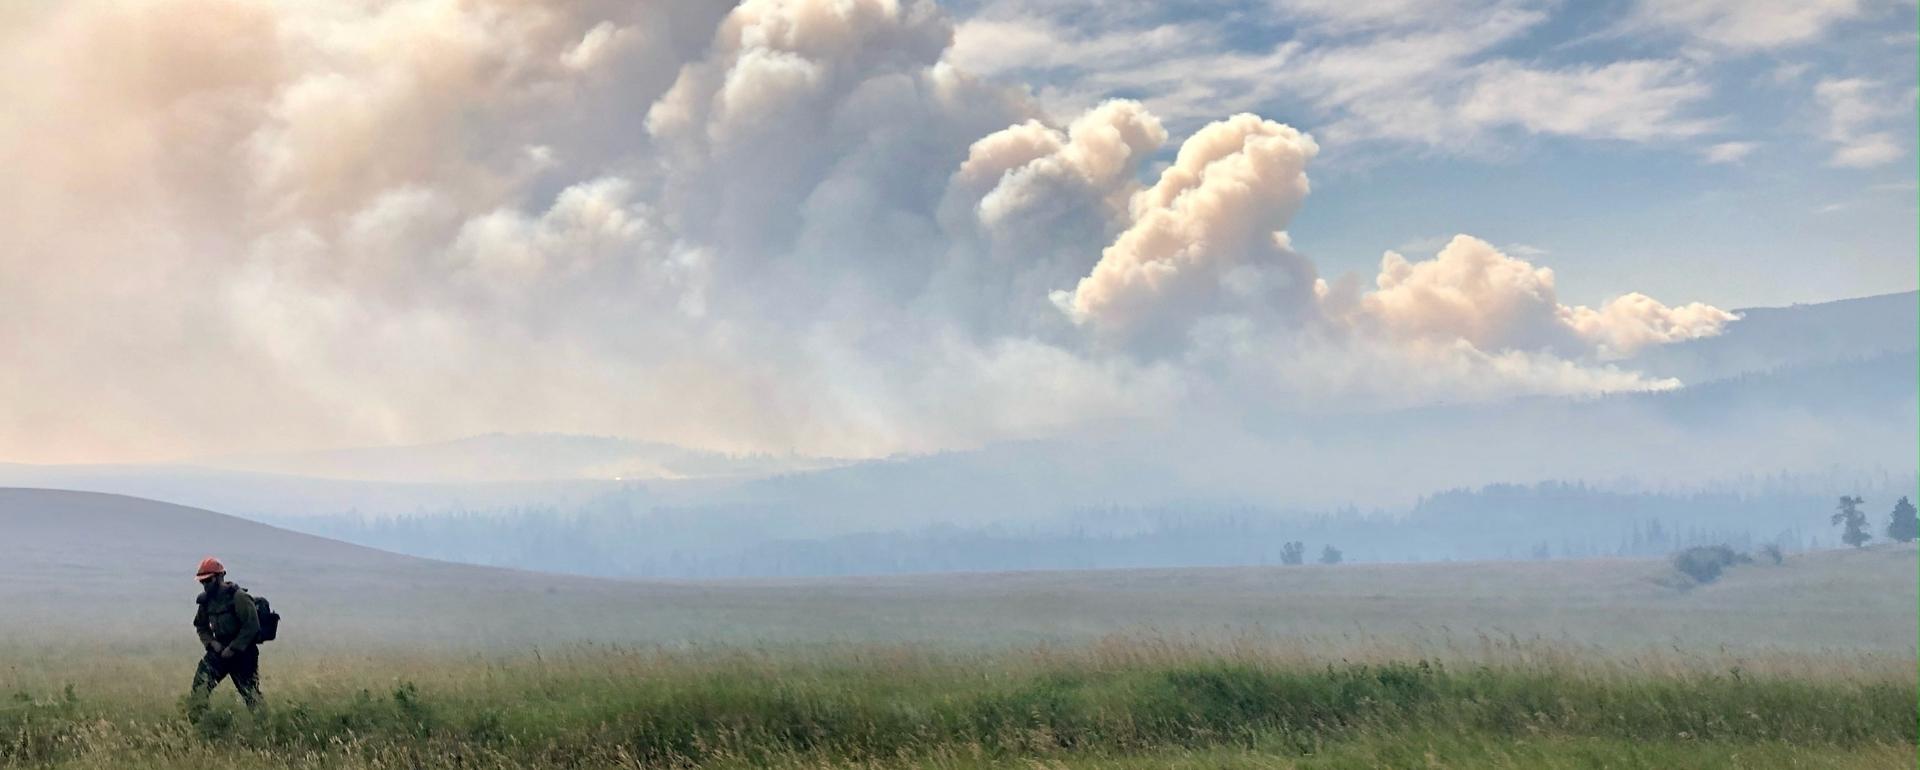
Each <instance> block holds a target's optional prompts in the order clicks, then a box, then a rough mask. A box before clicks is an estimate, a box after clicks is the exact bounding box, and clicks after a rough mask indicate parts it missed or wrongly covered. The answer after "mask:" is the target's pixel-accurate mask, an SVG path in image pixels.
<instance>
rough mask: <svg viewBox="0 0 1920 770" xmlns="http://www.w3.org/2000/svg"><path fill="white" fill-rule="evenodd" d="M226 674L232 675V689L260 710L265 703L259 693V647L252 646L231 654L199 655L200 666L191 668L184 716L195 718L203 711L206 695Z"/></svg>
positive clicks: (211, 692)
mask: <svg viewBox="0 0 1920 770" xmlns="http://www.w3.org/2000/svg"><path fill="white" fill-rule="evenodd" d="M229 677H231V678H232V679H233V689H235V690H238V691H240V699H241V700H243V701H246V704H247V709H248V710H250V711H252V712H254V713H256V714H258V713H260V710H261V708H263V707H264V706H266V701H265V700H264V699H262V698H261V696H260V648H259V647H251V648H248V649H247V651H246V652H243V653H239V654H237V655H234V656H233V657H231V658H222V657H220V656H218V655H215V654H212V653H208V654H206V655H203V656H201V657H200V666H199V667H198V668H196V669H194V672H193V692H192V693H189V694H188V696H187V716H189V717H192V718H194V719H196V720H197V719H199V718H200V715H201V714H204V713H206V710H207V697H208V696H209V695H212V694H213V688H215V687H218V686H219V685H220V681H221V680H223V679H227V678H229Z"/></svg>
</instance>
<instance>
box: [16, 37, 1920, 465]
mask: <svg viewBox="0 0 1920 770" xmlns="http://www.w3.org/2000/svg"><path fill="white" fill-rule="evenodd" d="M1914 28H1915V14H1914V7H1913V4H1912V3H1907V2H1891V3H1889V2H1872V1H1870V0H1859V1H1858V2H1829V1H1826V0H1820V1H1818V2H1742V1H1735V0H1727V1H1726V2H1667V1H1666V0H1657V1H1656V0H1647V1H1646V2H1630V3H1618V4H1589V3H1566V4H1555V3H1547V4H1528V3H1507V2H1477V1H1474V0H1459V1H1458V2H1443V3H1431V2H1409V1H1408V0H1374V1H1368V2H1360V1H1357V0H1339V1H1327V0H1269V1H1267V2H1252V1H1250V2H1218V3H1198V2H1174V3H1168V2H1138V3H1128V2H1111V1H1108V0H1006V1H995V2H985V3H958V4H955V5H953V6H951V7H942V6H938V5H935V4H932V3H928V2H915V1H913V0H898V1H896V0H794V1H793V2H746V3H743V4H741V5H740V6H738V7H736V8H732V9H728V8H725V7H722V6H721V5H719V4H716V3H714V2H712V1H711V0H664V1H662V2H650V3H640V4H634V3H626V2H570V3H558V2H554V3H545V4H542V3H530V2H518V1H514V2H509V1H508V0H464V1H460V2H455V1H454V0H404V1H401V2H378V3H376V2H354V1H351V0H342V1H340V2H328V3H283V2H267V1H266V0H165V1H162V2H150V3H126V2H87V1H85V0H74V1H72V2H61V3H9V4H5V5H4V6H0V103H5V104H6V105H7V109H6V110H4V111H0V169H5V171H6V184H4V185H0V355H4V356H5V360H4V362H0V396H4V398H0V460H14V461H29V462H70V461H128V460H147V459H158V458H178V457H192V456H197V455H205V454H215V453H231V452H250V451H264V450H274V449H295V448H311V447H324V446H337V445H353V444H381V443H394V442H411V441H428V440H437V439H445V438H452V437H457V436H462V435H469V434H474V433H480V432H486V431H558V432H578V433H593V434H603V435H624V436H632V437H638V438H647V439H655V440H661V441H670V442H677V443H682V444H688V445H693V446H699V447H706V448H716V449H726V450H766V451H793V452H803V453H825V454H835V455H851V456H862V455H878V454H886V453H891V452H900V451H926V450H934V449H941V448H949V447H963V446H973V445H977V444H980V443H982V442H989V441H995V440H1002V439H1011V438H1026V437H1035V436H1046V435H1052V434H1056V433H1060V432H1063V431H1071V430H1073V429H1074V428H1076V427H1077V426H1084V425H1089V424H1097V423H1101V422H1105V421H1111V420H1115V419H1125V418H1136V417H1143V416H1150V417H1160V418H1165V417H1168V416H1173V417H1176V418H1177V417H1178V416H1179V415H1182V414H1186V413H1189V412H1194V413H1197V412H1201V411H1204V412H1206V413H1208V414H1211V415H1214V416H1215V417H1216V418H1218V417H1219V416H1220V415H1225V416H1226V417H1227V418H1228V419H1230V418H1231V416H1232V415H1233V414H1235V413H1236V412H1237V411H1238V410H1242V409H1248V410H1254V411H1258V412H1259V413H1262V414H1272V413H1275V412H1276V411H1280V412H1284V411H1286V410H1296V411H1300V412H1314V413H1321V412H1327V411H1346V410H1370V409H1379V408H1385V407H1396V406H1405V405H1420V404H1429V403H1435V402H1443V401H1444V402H1449V403H1455V402H1459V401H1463V400H1464V401H1472V400H1484V399H1494V398H1502V397H1506V396H1511V395H1518V394H1532V393H1590V392H1596V391H1603V390H1620V389H1639V388H1658V387H1674V386H1676V385H1678V384H1679V383H1675V382H1672V381H1663V380H1658V379H1653V378H1649V377H1646V376H1644V375H1641V374H1640V373H1638V372H1636V371H1634V370H1633V368H1632V366H1631V364H1630V362H1626V363H1623V362H1622V360H1623V359H1624V358H1626V357H1629V356H1631V354H1633V353H1634V352H1635V351H1638V350H1640V349H1643V348H1645V347H1646V346H1649V345H1660V344H1665V343H1669V342H1673V341H1678V340H1685V339H1690V338H1695V337H1700V336H1707V335H1712V334H1715V333H1718V332H1719V331H1720V330H1721V329H1723V328H1724V326H1725V324H1726V323H1727V322H1728V321H1729V320H1730V319H1731V318H1732V316H1731V315H1730V314H1729V313H1728V312H1727V311H1728V309H1731V308H1737V307H1741V306H1745V305H1751V304H1778V303H1786V302H1791V301H1797V300H1809V301H1810V300H1822V299H1831V298H1837V297H1844V296H1858V295H1865V294H1875V293H1883V292H1889V291H1904V290H1909V289H1912V288H1913V287H1914V285H1915V275H1914V272H1915V267H1914V264H1915V263H1914V253H1915V249H1916V246H1915V216H1916V214H1915V204H1914V201H1915V192H1914V174H1913V169H1914V155H1913V147H1912V143H1913V142H1912V139H1913V136H1914V134H1915V121H1914V102H1915V82H1914V70H1915V35H1914ZM1116 99H1118V101H1115V100H1116ZM1276 405H1280V407H1279V408H1276Z"/></svg>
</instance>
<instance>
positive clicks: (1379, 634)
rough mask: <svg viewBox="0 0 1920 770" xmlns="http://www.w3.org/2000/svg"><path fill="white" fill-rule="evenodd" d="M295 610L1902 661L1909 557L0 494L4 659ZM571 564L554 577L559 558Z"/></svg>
mask: <svg viewBox="0 0 1920 770" xmlns="http://www.w3.org/2000/svg"><path fill="white" fill-rule="evenodd" d="M207 553H214V554H218V555H219V556H221V557H222V558H223V559H225V560H227V563H228V564H229V565H230V566H231V568H232V569H233V571H234V572H233V577H234V579H236V580H238V581H239V582H241V583H242V584H243V585H246V586H248V587H250V588H251V589H252V590H254V591H255V592H257V593H260V594H263V595H266V596H269V597H271V598H273V600H274V602H275V605H276V607H278V608H279V609H280V611H281V612H282V613H283V614H284V615H285V616H286V618H287V620H286V626H285V632H284V633H285V637H286V638H285V640H284V641H282V642H279V643H278V644H279V645H280V648H281V649H293V648H300V647H302V646H304V645H314V646H321V647H324V646H330V645H337V644H353V645H363V646H376V647H378V646H387V647H404V648H407V649H444V650H484V649H490V648H512V647H518V646H524V645H527V644H566V643H570V642H580V641H593V642H602V643H620V644H675V643H683V642H704V643H781V644H785V643H801V644H812V643H826V642H855V643H867V642H938V643H940V644H942V645H947V646H960V647H969V646H983V645H985V646H995V645H1005V644H1023V643H1036V642H1075V641H1085V640H1089V639H1096V638H1100V637H1102V636H1105V635H1109V634H1113V633H1128V632H1137V631H1141V630H1154V631H1157V632H1160V633H1166V634H1172V635H1189V636H1198V637H1206V636H1219V635H1233V634H1236V633H1245V632H1258V633H1263V634H1267V635H1273V636H1283V637H1291V638H1296V639H1300V640H1302V643H1303V644H1327V645H1343V644H1349V643H1353V642H1355V641H1367V642H1370V643H1371V642H1380V643H1392V644H1404V645H1408V646H1410V647H1420V646H1423V645H1425V646H1441V647H1444V646H1446V645H1448V644H1451V643H1455V642H1460V641H1462V640H1468V641H1470V640H1473V639H1476V638H1478V637H1480V636H1482V635H1490V636H1502V637H1505V636H1513V637H1518V638H1535V637H1539V638H1545V639H1550V640H1559V641H1564V642H1568V643H1572V644H1579V645H1585V646H1589V647H1593V648H1596V649H1608V650H1617V651H1624V652H1635V651H1638V650H1641V649H1644V648H1648V647H1665V646H1670V645H1676V644H1677V645H1681V646H1684V647H1689V648H1695V649H1719V648H1722V647H1726V648H1729V649H1748V648H1750V649H1828V648H1831V649H1851V650H1863V651H1881V652H1892V653H1903V654H1906V655H1908V656H1911V655H1912V654H1913V650H1914V647H1915V641H1916V630H1915V615H1914V613H1915V605H1916V591H1915V579H1914V576H1915V554H1914V550H1913V549H1912V548H1911V547H1907V548H1895V547H1884V548H1875V549H1868V550H1865V551H1859V552H1823V553H1815V554H1809V555H1805V556H1798V557H1792V558H1790V559H1789V560H1788V561H1787V563H1786V564H1784V565H1780V566H1773V565H1752V566H1745V567H1739V568H1736V569H1734V570H1732V571H1730V572H1729V573H1728V574H1727V576H1726V577H1724V578H1722V579H1721V581H1720V582H1718V583H1715V584H1713V585H1709V586H1704V587H1700V588H1695V589H1692V590H1679V589H1676V588H1672V587H1670V586H1669V585H1667V584H1666V580H1667V578H1669V577H1671V570H1670V567H1669V566H1668V565H1667V564H1666V563H1665V562H1664V561H1660V560H1633V559H1600V560H1584V561H1579V560H1575V561H1553V562H1526V563H1495V562H1483V563H1459V564H1409V565H1340V566H1333V567H1324V566H1317V565H1316V566H1305V567H1271V568H1227V569H1167V570H1115V571H1082V572H1017V573H997V574H967V575H921V576H906V577H876V578H846V579H808V580H781V581H727V582H709V583H676V582H625V581H613V580H595V579H587V578H578V577H568V576H562V575H554V574H536V573H528V572H516V571H511V570H503V569H490V568H482V567H473V566H467V565H459V564H450V563H444V562H433V561H427V560H421V559H414V558H409V557H403V556H397V555H394V554H388V553H383V552H380V551H374V550H370V549H365V548H359V547H355V546H350V545H346V544H343V543H338V542H335V541H329V540H324V539H321V538H314V537H310V536H306V535H300V534H297V533H292V532H287V531H284V530H278V529H274V528H272V527H267V526H263V525H260V524H255V523H251V522H246V521H243V520H239V519H234V518H231V517H226V516H221V515H219V514H215V513H211V512H207V511H199V510H195V509H190V508H183V507H180V506H173V505H167V504H162V503H155V502H151V501H144V500H138V499H134V498H125V497H117V496H112V495H98V494H91V493H74V492H53V491H45V490H0V606H5V607H6V608H7V610H8V611H7V614H6V616H5V617H4V618H0V641H5V640H12V641H13V642H15V643H19V644H42V643H55V644H60V643H68V642H71V641H72V640H73V637H74V636H75V635H81V636H83V638H84V639H85V640H86V641H87V642H89V643H100V644H142V645H171V646H172V647H173V648H175V649H176V651H177V652H179V653H181V654H189V655H190V654H191V653H192V651H193V649H194V641H193V637H192V635H191V633H190V632H189V631H188V629H187V626H186V623H187V620H188V618H189V617H190V616H191V612H192V597H193V595H194V594H195V592H196V591H197V590H198V587H197V586H195V585H194V583H193V581H192V579H191V577H190V575H189V573H190V572H191V571H192V566H193V565H194V563H196V562H197V561H198V560H199V558H200V557H201V556H203V555H205V554H207ZM555 566H556V568H563V567H564V566H565V565H564V564H556V565H555Z"/></svg>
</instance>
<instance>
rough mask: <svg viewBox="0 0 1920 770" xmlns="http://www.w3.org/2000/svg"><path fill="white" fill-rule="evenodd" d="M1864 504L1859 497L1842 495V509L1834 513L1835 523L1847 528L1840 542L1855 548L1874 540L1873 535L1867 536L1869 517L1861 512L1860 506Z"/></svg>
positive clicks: (1841, 535) (1842, 533) (1841, 534)
mask: <svg viewBox="0 0 1920 770" xmlns="http://www.w3.org/2000/svg"><path fill="white" fill-rule="evenodd" d="M1864 502H1866V501H1865V500H1862V499H1860V498H1858V497H1849V496H1847V495H1841V496H1840V507H1839V509H1838V510H1836V511H1834V513H1833V523H1835V524H1840V525H1844V526H1845V527H1846V531H1844V532H1841V533H1840V542H1843V543H1846V544H1847V545H1850V546H1853V547H1855V548H1859V547H1860V546H1863V545H1866V544H1867V541H1868V540H1872V539H1873V536H1872V535H1869V534H1867V515H1866V514H1864V513H1861V512H1860V504H1861V503H1864Z"/></svg>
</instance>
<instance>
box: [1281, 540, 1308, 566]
mask: <svg viewBox="0 0 1920 770" xmlns="http://www.w3.org/2000/svg"><path fill="white" fill-rule="evenodd" d="M1280 563H1281V564H1289V565H1292V564H1305V563H1307V544H1306V543H1302V542H1300V541H1298V540H1295V541H1293V542H1290V543H1281V544H1280Z"/></svg>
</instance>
